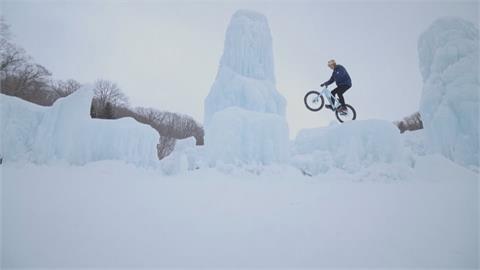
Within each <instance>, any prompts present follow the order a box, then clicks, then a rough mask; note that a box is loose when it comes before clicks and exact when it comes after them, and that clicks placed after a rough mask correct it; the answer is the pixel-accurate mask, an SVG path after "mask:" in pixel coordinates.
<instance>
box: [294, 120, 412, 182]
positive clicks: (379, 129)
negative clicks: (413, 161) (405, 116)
mask: <svg viewBox="0 0 480 270" xmlns="http://www.w3.org/2000/svg"><path fill="white" fill-rule="evenodd" d="M293 148H294V150H293V152H294V157H293V161H292V162H293V164H294V165H295V166H296V167H298V168H300V169H301V170H303V171H305V172H308V173H309V174H314V175H316V174H319V173H324V172H326V171H328V170H329V169H331V168H336V169H341V170H345V171H347V172H350V173H354V172H357V171H359V170H360V169H362V168H366V167H369V166H371V165H378V164H379V163H386V164H393V163H395V164H405V165H408V158H407V155H406V152H405V151H404V146H403V141H402V138H401V135H400V133H399V131H398V128H397V127H396V126H395V125H394V124H393V123H391V122H388V121H384V120H359V121H352V122H347V123H344V124H341V125H332V126H329V127H324V128H314V129H305V130H301V131H300V132H299V134H298V135H297V137H296V138H295V141H294V147H293Z"/></svg>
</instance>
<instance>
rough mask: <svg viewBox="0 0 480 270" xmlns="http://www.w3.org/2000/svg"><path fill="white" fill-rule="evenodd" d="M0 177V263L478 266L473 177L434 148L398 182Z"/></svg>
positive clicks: (95, 174)
mask: <svg viewBox="0 0 480 270" xmlns="http://www.w3.org/2000/svg"><path fill="white" fill-rule="evenodd" d="M433 168H435V169H434V170H432V169H433ZM0 175H1V176H2V189H3V193H2V203H3V205H2V211H3V213H2V225H3V226H2V236H3V237H2V240H1V241H2V258H3V265H2V268H3V267H5V268H15V267H17V268H22V267H40V268H53V267H59V268H78V267H85V268H86V267H92V268H111V267H113V268H120V267H121V268H140V267H141V268H146V267H151V268H161V267H166V268H174V267H186V268H190V267H206V268H214V267H219V268H227V267H228V268H230V267H244V268H252V267H256V268H265V267H270V268H280V267H282V268H285V267H290V268H308V267H314V268H318V267H328V268H332V267H333V268H343V267H355V268H372V267H382V268H399V267H401V268H404V267H409V268H410V267H412V268H413V267H415V268H431V267H433V268H467V267H468V268H476V267H478V261H477V258H478V257H477V256H478V245H477V239H478V210H479V209H478V189H477V186H478V179H477V178H478V174H474V173H473V172H471V171H469V170H467V169H465V168H463V167H461V166H458V165H456V164H455V163H453V162H451V161H449V160H447V159H445V158H443V157H442V156H432V155H429V156H424V157H420V158H419V159H418V160H417V164H416V170H415V172H414V173H413V174H412V175H411V177H409V178H408V179H407V180H402V181H392V180H386V179H384V180H378V179H375V178H373V177H366V178H365V179H363V180H359V179H358V177H357V176H356V175H352V174H349V173H342V172H341V171H333V170H331V171H329V172H327V173H325V174H321V175H319V176H315V177H305V176H302V175H300V173H299V172H298V171H296V170H288V169H286V168H285V169H283V170H281V171H279V172H277V173H276V174H275V175H270V174H261V175H256V174H253V173H251V174H242V175H238V176H237V175H226V174H224V173H222V172H219V171H218V170H216V169H208V168H206V169H200V170H195V171H191V172H189V174H188V175H187V174H178V175H175V176H168V177H167V176H162V172H161V171H160V170H159V169H148V168H141V167H136V166H134V165H133V164H126V163H124V162H121V161H99V162H92V163H88V164H86V165H84V166H66V165H63V164H52V165H49V166H43V165H36V164H32V163H16V162H9V163H4V164H3V165H2V166H0Z"/></svg>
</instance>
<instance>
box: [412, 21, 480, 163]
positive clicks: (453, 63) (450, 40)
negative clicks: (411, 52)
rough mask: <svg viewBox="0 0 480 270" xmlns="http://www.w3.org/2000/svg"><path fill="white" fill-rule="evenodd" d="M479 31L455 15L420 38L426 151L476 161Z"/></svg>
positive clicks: (419, 49)
mask: <svg viewBox="0 0 480 270" xmlns="http://www.w3.org/2000/svg"><path fill="white" fill-rule="evenodd" d="M478 37H479V33H478V29H477V28H476V27H475V25H473V24H472V23H470V22H468V21H465V20H463V19H459V18H441V19H438V20H437V21H435V22H434V23H433V24H432V25H431V26H430V27H429V28H428V29H427V30H426V31H425V32H424V33H423V34H422V35H421V36H420V38H419V41H418V52H419V58H420V59H419V60H420V70H421V73H422V76H423V81H424V87H423V92H422V97H421V101H420V113H421V115H422V120H423V122H424V126H425V130H426V137H427V140H426V141H427V147H428V150H429V152H430V153H441V154H443V155H444V156H445V157H447V158H449V159H451V160H453V161H455V162H457V163H459V164H462V165H466V166H476V167H478V166H479V141H478V138H479V99H478V95H479V91H480V83H479V79H478V78H479V69H478V65H479V63H478V57H479V54H478V52H479V38H478Z"/></svg>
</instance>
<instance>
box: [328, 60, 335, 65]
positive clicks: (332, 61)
mask: <svg viewBox="0 0 480 270" xmlns="http://www.w3.org/2000/svg"><path fill="white" fill-rule="evenodd" d="M328 63H329V64H330V63H332V64H337V62H335V59H330V60H328Z"/></svg>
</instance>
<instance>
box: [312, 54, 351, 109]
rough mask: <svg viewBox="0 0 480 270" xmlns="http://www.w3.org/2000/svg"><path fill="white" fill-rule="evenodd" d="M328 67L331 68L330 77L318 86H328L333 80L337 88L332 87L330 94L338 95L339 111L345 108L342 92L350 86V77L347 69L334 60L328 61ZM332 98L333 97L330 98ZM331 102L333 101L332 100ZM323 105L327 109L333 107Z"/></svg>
mask: <svg viewBox="0 0 480 270" xmlns="http://www.w3.org/2000/svg"><path fill="white" fill-rule="evenodd" d="M328 67H329V68H331V69H333V72H332V76H331V77H330V79H329V80H328V81H326V82H324V83H322V84H321V85H320V86H321V87H323V86H328V85H330V84H332V83H333V82H335V84H336V85H337V88H335V89H333V91H332V95H333V96H335V95H338V100H339V101H340V104H341V107H340V111H344V110H345V99H344V98H343V94H344V93H345V92H346V91H347V90H348V89H350V87H352V79H350V75H348V72H347V70H346V69H345V68H344V67H343V66H342V65H337V63H336V62H335V60H333V59H332V60H330V61H328ZM332 99H333V98H332ZM332 104H334V101H333V100H332ZM325 107H327V108H329V109H333V108H332V106H331V105H326V106H325Z"/></svg>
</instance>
